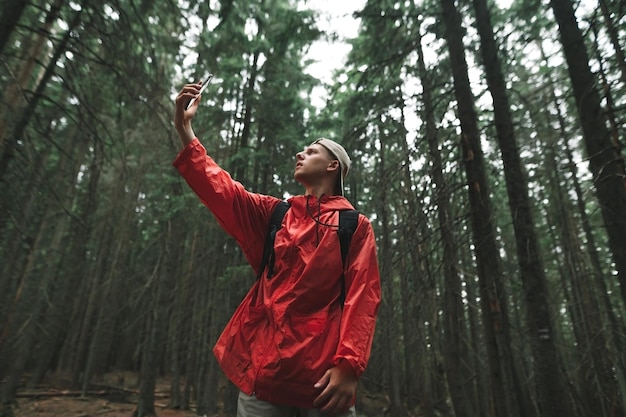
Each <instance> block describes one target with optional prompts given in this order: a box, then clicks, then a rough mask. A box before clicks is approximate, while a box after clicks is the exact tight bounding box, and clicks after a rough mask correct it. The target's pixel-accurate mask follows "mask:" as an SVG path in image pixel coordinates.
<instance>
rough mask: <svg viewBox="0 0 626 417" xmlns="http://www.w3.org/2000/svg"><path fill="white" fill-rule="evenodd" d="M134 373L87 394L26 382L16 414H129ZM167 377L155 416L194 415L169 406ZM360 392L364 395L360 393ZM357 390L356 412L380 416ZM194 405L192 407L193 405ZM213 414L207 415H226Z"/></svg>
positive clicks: (376, 402)
mask: <svg viewBox="0 0 626 417" xmlns="http://www.w3.org/2000/svg"><path fill="white" fill-rule="evenodd" d="M136 379H137V375H136V374H132V373H119V372H117V373H113V374H107V375H105V377H104V378H103V379H102V381H100V382H99V384H94V385H93V387H92V389H91V390H90V391H89V392H88V394H87V395H86V396H81V393H80V390H75V389H70V388H69V383H68V381H67V380H65V379H63V378H60V377H55V376H49V377H47V378H46V381H45V382H44V383H43V384H41V385H39V386H37V387H31V388H28V387H26V386H24V387H22V388H20V389H18V391H17V406H16V407H15V408H14V410H13V412H14V415H15V417H131V416H132V415H133V411H134V410H135V408H136V404H137V394H138V391H137V384H136ZM169 389H170V384H169V381H168V380H165V379H159V380H158V381H157V386H156V390H155V411H156V414H157V416H158V417H196V416H197V414H196V413H195V412H194V411H193V410H191V411H190V410H186V411H185V410H175V409H171V408H169V400H170V395H169V392H170V391H169ZM362 394H363V395H362ZM362 394H359V400H360V401H359V402H360V404H357V407H359V410H357V411H358V414H359V415H360V416H372V417H374V416H379V415H382V414H383V412H382V411H383V409H384V408H385V407H386V406H387V404H386V401H384V400H383V399H381V398H376V397H373V396H370V395H367V394H365V393H362ZM192 408H193V407H192ZM226 416H227V415H226V414H221V413H218V414H213V415H211V416H206V417H226Z"/></svg>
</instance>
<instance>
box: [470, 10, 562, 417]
mask: <svg viewBox="0 0 626 417" xmlns="http://www.w3.org/2000/svg"><path fill="white" fill-rule="evenodd" d="M473 3H474V10H475V12H476V21H477V26H478V33H479V34H480V46H481V47H480V51H481V55H482V58H483V65H484V67H485V72H486V74H487V85H488V88H489V91H490V93H491V96H492V98H493V107H494V118H495V124H496V136H497V139H498V144H499V145H500V151H501V154H502V160H503V162H504V175H505V180H506V188H507V195H508V201H509V210H510V212H511V217H512V219H513V228H514V230H515V243H516V245H517V257H518V262H519V266H520V273H519V275H520V278H521V279H522V283H523V286H524V293H525V301H526V307H527V309H526V314H527V326H528V327H527V328H528V337H529V340H530V344H531V347H532V351H533V357H534V361H533V363H534V364H535V369H534V370H535V384H536V389H537V398H538V400H539V401H538V402H539V404H538V405H539V409H540V413H541V415H542V416H546V417H560V416H563V415H571V413H572V409H571V405H570V402H569V399H568V397H567V395H566V392H567V390H566V387H565V381H564V378H563V373H562V371H561V369H560V367H559V364H560V360H559V355H558V352H557V349H556V345H555V338H554V330H555V329H554V325H553V323H552V318H551V314H550V313H551V312H550V302H549V299H550V297H549V294H548V285H547V282H546V276H545V272H544V267H543V259H542V257H541V251H540V248H539V241H538V239H537V235H536V232H535V223H534V220H533V215H532V208H531V202H530V198H529V196H528V181H527V179H526V175H525V173H524V169H523V167H522V162H521V159H520V153H519V149H518V146H517V140H516V138H515V132H514V131H513V120H512V118H511V113H510V106H509V99H508V96H507V88H506V83H505V80H504V76H503V75H502V69H501V65H500V59H499V57H498V49H497V46H496V42H495V38H494V34H493V27H492V25H491V17H490V16H489V10H488V8H487V2H486V0H473ZM529 403H530V401H529V400H528V399H523V400H521V401H520V403H519V405H520V406H521V407H522V409H521V410H520V412H521V414H522V415H528V414H529V413H530V410H529V409H527V408H526V405H527V404H529Z"/></svg>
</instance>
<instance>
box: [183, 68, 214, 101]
mask: <svg viewBox="0 0 626 417" xmlns="http://www.w3.org/2000/svg"><path fill="white" fill-rule="evenodd" d="M212 78H213V74H209V76H208V77H207V79H206V81H205V82H203V83H202V87H200V92H199V93H198V95H197V96H196V97H194V98H192V99H191V100H189V103H187V107H185V110H189V108H190V107H191V105H192V104H193V103H194V102H195V101H196V100H197V99H198V97H200V94H202V92H203V91H204V90H206V88H207V87H208V86H209V83H210V82H211V79H212Z"/></svg>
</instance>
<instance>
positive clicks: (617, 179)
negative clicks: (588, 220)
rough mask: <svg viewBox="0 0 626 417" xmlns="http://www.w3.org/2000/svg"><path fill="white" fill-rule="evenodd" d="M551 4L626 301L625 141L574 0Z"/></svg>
mask: <svg viewBox="0 0 626 417" xmlns="http://www.w3.org/2000/svg"><path fill="white" fill-rule="evenodd" d="M550 4H551V6H552V11H553V12H554V16H555V18H556V21H557V22H558V25H559V38H560V40H561V44H562V46H563V52H564V54H565V59H566V61H567V68H568V72H569V76H570V79H571V82H572V87H573V90H574V97H575V99H576V103H577V109H578V115H579V118H580V123H581V126H582V130H583V137H584V140H585V145H586V148H587V154H588V157H589V167H590V169H591V172H592V173H593V177H594V186H595V192H596V195H597V197H598V201H599V202H600V209H601V212H602V218H603V220H604V226H605V228H606V233H607V235H608V238H609V248H610V250H611V253H612V255H613V260H614V261H615V270H616V271H617V279H618V281H619V283H620V289H621V294H622V298H623V300H624V301H625V302H626V216H624V213H626V170H625V169H624V158H623V156H622V154H621V146H622V145H621V144H620V143H619V139H618V138H616V137H611V135H610V133H609V130H608V128H607V125H606V123H607V121H606V118H605V116H604V112H603V108H602V104H601V100H600V95H599V93H598V90H597V80H596V79H595V77H594V75H593V73H592V72H591V68H590V67H589V57H588V54H587V50H586V49H585V42H584V39H583V35H582V32H581V30H580V28H579V27H578V22H577V21H576V16H575V15H574V8H573V5H572V2H571V1H569V0H551V1H550Z"/></svg>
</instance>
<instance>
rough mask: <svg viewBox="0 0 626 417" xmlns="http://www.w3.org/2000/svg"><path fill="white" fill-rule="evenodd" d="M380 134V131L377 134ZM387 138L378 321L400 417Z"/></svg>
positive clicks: (394, 409)
mask: <svg viewBox="0 0 626 417" xmlns="http://www.w3.org/2000/svg"><path fill="white" fill-rule="evenodd" d="M379 134H380V130H379ZM385 139H386V138H380V141H381V146H380V147H379V148H380V151H379V157H378V167H377V168H378V169H377V171H378V174H379V177H378V178H379V179H380V181H381V183H380V184H379V190H380V200H379V204H380V205H379V207H378V213H379V215H380V223H381V226H382V230H381V235H382V238H381V244H380V259H381V260H382V262H381V266H380V275H381V276H382V277H385V279H383V286H384V290H383V303H382V305H381V309H382V311H383V315H382V317H381V319H382V320H381V321H382V322H383V323H384V324H383V328H384V329H385V336H386V337H385V343H386V351H387V354H386V355H385V358H386V366H385V368H386V369H385V371H386V375H387V378H386V379H387V384H388V386H389V390H390V392H389V395H390V410H389V412H390V413H391V415H394V416H398V415H401V414H402V410H403V406H402V399H401V387H400V373H399V370H400V364H399V363H398V360H399V355H398V351H397V346H396V340H397V334H398V331H397V328H396V318H395V312H394V309H395V305H396V301H395V300H394V291H393V279H394V278H393V275H394V274H393V273H392V271H393V269H392V267H391V264H392V255H391V242H390V230H389V224H390V223H389V222H390V220H389V214H388V207H389V206H388V202H387V193H386V190H388V189H389V183H388V179H387V173H386V164H385V161H386V159H385V149H386V148H385V146H384V145H383V144H384V143H385V142H386V140H385Z"/></svg>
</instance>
